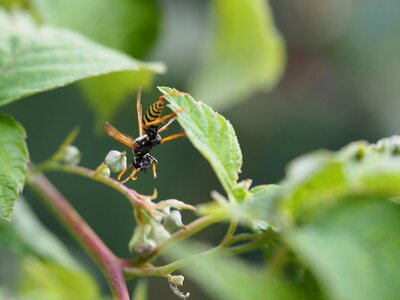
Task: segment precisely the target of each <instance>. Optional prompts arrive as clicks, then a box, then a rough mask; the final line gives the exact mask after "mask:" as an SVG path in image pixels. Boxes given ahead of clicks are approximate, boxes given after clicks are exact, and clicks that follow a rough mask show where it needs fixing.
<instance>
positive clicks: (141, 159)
mask: <svg viewBox="0 0 400 300" xmlns="http://www.w3.org/2000/svg"><path fill="white" fill-rule="evenodd" d="M176 94H183V95H187V94H186V93H183V92H178V91H175V92H172V93H170V94H167V95H163V96H161V97H160V98H158V100H157V101H156V102H154V103H153V104H152V105H151V106H150V107H149V108H148V109H147V111H146V114H145V115H144V117H143V118H142V106H141V103H140V99H141V88H139V89H138V93H137V100H136V109H137V117H138V125H139V137H137V138H136V139H135V140H133V139H132V138H131V137H129V136H128V135H125V134H123V133H121V132H120V131H118V129H116V128H114V127H113V126H112V125H111V124H110V123H108V122H106V123H105V124H104V131H105V132H106V133H107V134H108V135H109V136H110V137H111V138H113V139H115V140H116V141H118V142H120V143H122V144H124V145H125V146H128V147H129V148H131V149H132V152H133V160H132V163H131V164H130V165H129V166H128V167H127V168H126V169H125V170H123V171H122V172H121V173H120V174H119V175H118V180H121V178H122V176H123V175H124V174H125V172H126V171H127V170H129V169H130V168H132V167H133V171H132V173H131V174H130V175H129V177H127V178H126V179H125V180H123V181H122V183H125V182H127V181H128V180H129V179H131V180H136V179H137V178H136V176H135V175H136V173H137V172H138V171H142V172H146V171H147V169H148V168H149V167H150V166H152V171H153V175H154V178H156V177H157V174H156V164H157V160H156V158H155V157H154V156H152V155H150V151H151V150H152V149H153V148H154V147H155V146H157V145H158V144H163V143H165V142H168V141H171V140H174V139H177V138H180V137H184V136H186V134H185V133H177V134H173V135H170V136H167V137H165V138H161V136H160V135H159V133H161V132H163V131H164V130H166V129H167V128H168V126H169V125H170V124H171V123H172V122H173V121H175V119H176V114H177V113H179V112H182V110H178V111H174V112H172V113H170V114H167V115H165V116H161V114H162V111H163V108H164V106H165V98H166V97H167V96H171V95H176ZM168 119H169V121H168V123H167V124H165V125H164V126H162V127H161V128H158V126H159V125H160V124H161V123H163V122H165V121H166V120H168Z"/></svg>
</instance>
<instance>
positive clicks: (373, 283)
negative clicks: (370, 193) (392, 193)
mask: <svg viewBox="0 0 400 300" xmlns="http://www.w3.org/2000/svg"><path fill="white" fill-rule="evenodd" d="M399 230H400V207H398V205H396V204H393V203H390V202H389V201H386V199H380V198H377V199H365V198H364V199H353V200H352V199H347V201H346V202H342V203H340V204H339V205H338V206H337V207H335V208H332V209H331V210H329V211H325V212H324V213H322V214H320V215H319V216H318V217H316V218H315V219H313V220H312V221H311V222H310V223H309V224H307V225H305V226H302V227H300V228H293V230H291V231H289V232H287V235H286V238H287V240H288V241H289V244H290V245H291V246H292V247H293V249H294V250H295V252H297V254H298V255H299V256H300V257H301V258H302V259H304V261H305V263H306V264H307V265H308V266H309V267H310V268H311V270H312V271H313V272H314V273H315V275H316V278H317V279H319V281H320V283H321V284H322V285H323V287H324V288H325V289H326V291H327V292H328V293H327V294H328V295H329V299H333V300H353V299H363V300H375V299H382V300H391V299H397V298H398V295H399V294H400V285H399V278H398V270H399V269H400V260H399V258H398V256H399V255H398V254H399V251H400V239H399V234H398V233H399Z"/></svg>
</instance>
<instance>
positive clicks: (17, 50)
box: [0, 10, 164, 106]
mask: <svg viewBox="0 0 400 300" xmlns="http://www.w3.org/2000/svg"><path fill="white" fill-rule="evenodd" d="M0 28H1V29H2V30H1V32H0V79H1V80H0V106H1V105H5V104H7V103H10V102H12V101H15V100H17V99H20V98H22V97H25V96H28V95H31V94H34V93H38V92H42V91H46V90H50V89H54V88H57V87H60V86H63V85H66V84H69V83H72V82H74V81H77V80H80V79H85V78H90V77H94V76H99V75H104V74H109V73H112V72H121V71H131V72H138V71H142V70H149V71H150V72H162V71H163V69H164V66H163V65H161V64H158V63H144V62H141V61H138V60H135V59H132V58H130V57H128V56H126V55H124V54H121V53H119V52H116V51H114V50H111V49H108V48H106V47H103V46H100V45H98V44H96V43H93V42H91V41H89V40H88V39H86V38H84V37H82V36H81V35H79V34H77V33H74V32H71V31H69V30H64V29H60V28H53V27H50V26H37V25H36V24H35V23H34V22H33V20H32V19H31V18H30V17H29V16H28V15H27V14H24V13H21V12H16V13H13V14H8V13H6V12H5V11H3V10H0Z"/></svg>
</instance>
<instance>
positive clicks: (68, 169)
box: [33, 161, 151, 209]
mask: <svg viewBox="0 0 400 300" xmlns="http://www.w3.org/2000/svg"><path fill="white" fill-rule="evenodd" d="M47 171H58V172H64V173H69V174H75V175H79V176H83V177H87V178H90V179H92V180H95V181H98V182H101V183H103V184H105V185H108V186H110V187H112V188H113V189H114V190H116V191H118V192H120V193H121V194H122V195H124V196H125V197H126V198H127V199H128V200H129V201H130V202H131V203H132V205H136V206H139V207H143V208H144V209H149V205H151V203H146V202H145V201H144V199H145V198H146V196H144V195H141V194H139V193H138V192H136V191H135V190H132V189H130V188H127V187H126V186H125V185H123V184H121V183H119V182H118V181H116V180H114V179H112V178H109V177H104V176H102V175H100V174H97V173H96V171H93V170H91V169H88V168H85V167H81V166H64V165H60V164H58V163H54V162H52V161H49V162H45V163H43V164H40V165H38V166H36V168H34V169H33V172H35V173H37V172H47Z"/></svg>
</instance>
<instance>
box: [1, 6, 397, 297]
mask: <svg viewBox="0 0 400 300" xmlns="http://www.w3.org/2000/svg"><path fill="white" fill-rule="evenodd" d="M217 2H218V4H219V5H220V8H221V7H224V5H223V3H224V1H217ZM21 3H25V1H22V2H21ZM32 3H34V4H31V5H32V6H34V7H35V8H36V10H37V11H38V12H39V13H41V14H42V18H43V19H44V24H42V25H38V24H36V23H35V22H34V21H33V19H32V18H31V17H30V16H29V15H28V14H27V13H26V12H21V11H14V12H6V11H4V10H1V11H0V28H1V29H2V30H1V32H0V80H1V81H0V105H7V104H11V103H12V102H14V101H16V100H19V99H21V98H23V97H26V96H28V95H31V94H35V93H40V92H43V91H46V90H49V89H53V88H56V87H59V86H62V85H66V84H69V83H72V82H75V81H79V80H81V79H87V78H91V77H95V76H100V75H106V76H103V77H95V78H91V79H90V81H86V82H84V83H81V88H82V90H83V91H84V93H86V94H87V95H88V98H89V99H90V100H89V101H90V103H91V105H92V107H94V108H96V109H97V115H98V118H99V119H100V120H103V119H105V118H109V117H111V116H112V115H113V113H114V110H115V107H116V106H118V103H119V102H120V101H121V99H122V98H124V97H123V95H125V94H127V93H129V92H130V88H126V87H127V82H129V85H132V84H133V83H136V84H137V85H139V84H144V85H149V83H150V78H151V77H152V75H153V74H154V73H160V72H164V71H165V67H164V65H163V64H161V63H157V62H144V61H140V60H137V59H133V58H132V57H131V56H129V55H127V54H126V53H128V54H132V53H131V52H134V51H133V50H132V49H127V48H125V47H127V46H126V45H125V44H123V43H119V41H113V40H112V39H110V40H109V41H108V43H109V44H113V43H115V44H114V45H111V47H112V46H113V47H114V48H117V49H120V50H122V51H124V52H125V54H124V53H122V52H120V51H118V50H115V49H112V48H108V47H105V46H102V45H100V44H98V43H96V42H93V41H91V40H89V39H88V38H86V37H84V36H82V35H80V34H79V33H77V32H75V31H71V30H67V29H62V28H60V27H53V26H51V25H46V22H48V24H53V23H57V22H58V23H60V24H56V25H59V26H66V27H71V26H67V25H68V24H66V23H68V19H62V18H57V17H58V14H60V13H61V12H60V11H59V10H57V9H56V7H55V6H52V4H51V3H50V2H49V3H47V2H46V1H32ZM60 3H61V2H60ZM70 3H72V4H71V5H72V6H71V7H72V8H71V7H69V8H70V9H71V11H74V3H75V2H70ZM90 3H91V4H90V5H94V6H93V7H97V9H99V10H102V9H104V7H102V6H101V5H100V4H99V6H96V5H95V4H94V2H92V1H91V2H90ZM261 3H262V2H261V1H255V2H254V3H252V4H246V5H244V6H240V5H238V4H237V1H235V2H232V3H229V4H230V6H229V9H227V10H226V14H227V15H228V14H232V15H235V14H237V13H238V11H240V9H238V8H242V9H243V13H244V14H245V15H249V16H250V17H249V19H250V20H251V22H249V24H253V22H257V21H263V22H265V21H266V20H267V18H266V17H268V16H269V15H268V13H266V14H265V15H263V14H255V15H256V17H254V18H252V17H251V16H252V13H254V9H260V8H261V9H266V8H265V6H263V5H262V4H261ZM25 5H26V3H25ZM124 5H126V6H124ZM124 5H122V6H121V7H120V9H121V10H122V11H124V9H125V8H127V7H128V6H129V4H127V3H125V4H124ZM28 6H29V5H28ZM65 9H66V8H65ZM65 12H68V10H66V11H64V13H65ZM218 12H219V13H220V16H219V20H222V21H221V23H223V21H224V18H225V15H224V14H222V12H225V10H223V9H222V10H221V9H220V10H219V11H218ZM265 12H267V10H265ZM263 16H264V17H265V19H262V20H261V19H260V20H259V19H258V18H263ZM269 17H270V16H269ZM73 25H74V26H75V27H77V28H78V27H79V26H80V25H79V24H78V23H77V24H73ZM247 26H250V25H247ZM72 27H73V26H72ZM77 28H75V30H78V29H77ZM223 28H225V30H227V31H229V32H230V33H231V30H232V31H234V30H233V29H232V28H231V27H223ZM271 31H272V32H273V31H274V30H271ZM223 32H224V30H221V32H220V33H219V34H220V35H221V36H220V37H219V38H220V39H219V40H218V41H219V42H220V43H221V44H222V45H228V48H229V49H230V50H229V51H228V52H227V53H226V55H221V53H220V52H218V51H215V52H212V53H213V54H210V56H211V58H210V59H209V63H208V64H206V65H205V66H204V69H203V70H202V71H201V73H199V75H198V78H200V79H199V81H198V84H197V89H198V91H202V92H201V93H203V95H206V97H207V95H208V94H209V93H210V91H214V89H206V88H205V86H206V84H205V82H207V80H206V79H207V76H206V75H204V74H208V73H207V72H208V71H207V70H209V69H213V68H214V66H215V64H214V63H215V61H223V64H222V65H223V66H224V67H223V68H221V70H222V69H224V68H226V69H228V70H230V71H231V75H232V78H233V80H232V82H240V84H239V83H238V84H237V85H234V86H232V87H230V88H229V89H227V88H226V87H227V85H223V86H224V88H221V89H219V88H218V87H215V94H213V95H212V96H210V97H215V99H217V100H216V101H215V103H217V105H218V103H219V105H220V102H219V101H220V100H221V99H222V97H223V96H226V97H228V96H230V95H229V94H230V93H234V92H235V93H238V94H241V95H244V94H247V93H248V91H249V90H251V89H252V88H255V87H258V86H260V85H265V84H266V83H267V82H268V85H269V86H272V85H273V83H274V82H275V81H276V80H277V78H278V75H271V74H277V73H279V71H278V69H280V68H281V67H279V66H281V65H282V63H281V64H279V63H277V62H279V61H280V62H282V60H283V59H282V57H281V56H283V54H281V56H279V55H278V56H279V57H280V59H276V60H273V62H274V63H271V64H270V63H266V64H260V65H261V68H264V69H269V71H270V72H267V73H268V74H267V75H268V76H266V77H265V76H255V77H254V78H250V77H251V76H249V77H246V80H244V81H240V80H238V78H239V77H238V74H241V75H242V74H243V73H241V72H240V71H241V68H238V69H235V68H230V62H231V58H235V57H236V53H235V51H236V49H237V48H240V47H236V46H237V43H238V41H241V40H240V39H227V40H224V39H223V38H221V37H222V36H223V37H225V36H231V34H230V33H229V34H227V35H224V34H223ZM234 33H235V32H234ZM91 34H92V35H94V36H97V37H99V35H97V34H96V33H93V32H92V33H90V32H88V33H87V35H89V36H90V35H91ZM121 34H122V33H121ZM235 34H236V33H235ZM264 34H265V32H264V31H263V30H258V31H255V36H264ZM122 35H123V34H122ZM239 36H240V34H239ZM271 36H272V37H271V38H270V39H269V40H268V41H269V43H267V41H266V40H263V43H261V44H262V47H261V48H257V47H255V48H256V51H255V53H253V56H252V55H251V54H249V55H250V56H251V57H252V58H254V59H256V60H257V61H264V60H263V59H264V54H265V53H264V51H260V52H258V50H259V49H264V50H265V49H267V48H268V49H269V52H268V53H270V55H269V56H268V57H269V58H270V57H271V53H278V52H274V51H277V49H280V48H281V47H282V42H281V39H280V38H279V36H277V35H274V34H272V33H271ZM217 38H218V35H217ZM94 39H95V38H94ZM221 44H219V43H216V44H215V45H216V48H218V45H221ZM116 45H117V46H116ZM128 48H129V47H128ZM131 50H132V51H131ZM230 51H231V52H230ZM264 62H265V61H264ZM239 65H240V64H239ZM249 66H250V67H249V68H247V66H242V67H243V68H244V69H245V72H244V73H245V74H247V75H249V74H250V75H252V74H256V73H257V72H253V71H254V69H253V68H256V67H255V66H256V64H249ZM224 70H225V69H224ZM238 70H239V71H238ZM115 72H116V73H115ZM256 75H257V74H256ZM217 77H218V78H216V79H215V84H216V86H218V85H221V82H223V81H225V80H227V79H226V77H227V75H226V73H224V72H222V73H218V76H217ZM105 83H107V84H105ZM109 86H112V89H110V93H109V94H107V95H108V96H110V99H113V100H115V101H110V104H109V105H108V103H107V105H103V104H104V103H105V101H106V100H107V99H106V100H105V98H104V95H103V91H104V90H103V88H104V89H106V88H107V87H109ZM159 90H160V91H161V93H163V94H169V93H171V92H172V91H173V90H172V89H171V88H168V87H159ZM199 93H200V92H199ZM201 93H200V94H201ZM167 101H168V103H169V108H170V109H171V110H173V111H177V110H179V111H183V112H182V113H179V114H178V122H179V124H180V125H181V127H182V128H183V130H184V131H185V132H186V134H187V138H188V139H189V140H190V142H191V143H192V145H193V146H194V147H195V148H196V149H197V150H198V151H199V152H200V153H201V154H202V155H203V156H204V158H205V159H206V161H207V162H208V163H209V164H210V166H211V167H212V169H213V171H214V172H215V174H216V176H217V178H218V180H219V182H220V184H221V186H222V187H223V190H224V193H223V194H221V193H217V192H215V191H210V192H211V196H212V199H213V200H212V201H210V202H209V203H203V204H201V205H198V206H196V207H195V206H192V205H191V204H189V203H185V202H184V201H181V200H178V199H158V197H157V194H156V193H154V194H153V195H144V194H141V193H140V177H139V179H138V181H137V182H136V184H135V185H134V186H135V189H132V188H130V187H128V186H127V185H123V184H120V183H119V182H118V181H117V180H115V179H113V175H112V173H113V172H119V171H120V170H121V169H123V168H124V165H126V153H121V152H118V151H116V150H112V152H110V154H109V155H108V156H107V157H106V158H105V162H99V164H98V165H97V166H93V167H91V168H89V167H85V166H81V165H80V164H79V162H80V156H81V153H80V152H79V150H78V148H79V145H74V139H75V137H76V136H77V134H78V130H76V129H74V130H73V131H72V132H71V133H70V135H69V136H68V137H67V138H66V139H65V141H64V143H63V144H62V145H61V146H60V147H59V149H58V150H56V151H55V153H54V154H53V155H52V156H51V157H50V158H49V159H47V160H45V161H44V162H39V163H37V162H35V159H34V158H32V159H30V158H29V153H28V147H27V144H26V134H25V130H24V128H23V127H22V125H21V124H19V123H18V121H16V120H15V119H13V117H11V116H9V115H7V114H4V113H0V216H1V218H2V219H4V220H3V221H1V223H0V244H1V245H2V247H7V248H11V249H14V250H15V251H17V252H18V253H19V255H20V257H21V262H20V267H21V269H23V274H24V275H23V278H22V280H21V282H20V284H19V286H18V288H17V290H16V291H14V294H13V295H11V296H10V295H9V294H8V293H9V292H10V291H7V290H6V289H5V287H1V286H0V295H1V296H4V297H3V298H6V297H18V299H19V298H21V299H83V300H85V299H88V300H89V299H107V296H105V295H102V294H101V292H100V290H99V288H98V287H97V284H96V283H95V281H94V279H93V278H92V277H91V275H90V274H89V273H88V272H87V271H85V270H84V269H83V268H82V267H81V266H80V264H79V262H78V261H77V260H76V259H75V258H74V257H73V256H72V255H71V254H70V253H69V252H68V251H67V250H66V249H65V247H64V246H63V244H62V242H61V241H59V240H58V239H57V238H56V237H55V236H54V235H53V234H52V233H51V232H50V231H49V230H48V229H46V228H45V227H44V226H43V225H42V224H41V223H40V221H39V220H38V219H37V218H36V217H35V215H34V214H33V212H32V211H31V210H30V209H29V206H28V205H27V201H28V200H27V199H25V197H24V194H22V191H23V190H24V189H25V186H26V188H28V189H30V190H31V191H33V192H34V193H35V194H36V195H37V196H38V198H39V199H41V200H42V203H43V204H44V205H45V206H47V207H48V208H50V211H51V212H52V213H53V214H54V215H55V216H57V217H58V219H59V220H60V222H61V223H62V224H63V225H64V226H65V227H66V228H67V229H69V231H70V232H71V234H72V235H73V237H74V238H75V239H76V240H77V241H78V242H79V243H80V245H81V246H82V248H84V249H85V250H86V252H87V253H88V255H89V256H90V257H91V258H92V259H93V260H94V261H95V262H96V263H97V265H98V267H99V268H100V269H101V270H102V272H103V274H104V276H105V278H106V279H107V281H108V283H109V287H110V291H111V294H112V297H113V298H114V299H119V300H127V299H131V297H130V293H129V291H128V288H127V284H126V282H127V281H129V280H137V281H138V284H137V285H136V289H135V291H134V294H133V296H132V297H133V298H132V299H134V300H139V299H142V300H143V299H146V291H147V287H146V283H145V281H143V279H144V278H148V277H161V278H163V279H165V281H166V282H167V283H168V284H169V285H170V288H171V292H172V293H174V294H176V296H177V297H179V298H181V299H187V298H188V297H189V292H186V288H185V285H184V279H185V277H184V276H183V274H185V275H187V276H188V278H190V279H192V280H194V281H196V282H197V283H198V284H199V285H200V286H201V287H203V289H204V291H205V292H206V293H208V294H209V296H210V298H213V299H235V300H247V299H255V300H257V299H288V300H292V299H334V300H343V299H344V300H347V299H349V300H350V299H351V300H353V299H367V300H368V299H371V300H372V299H388V300H390V299H396V298H397V297H398V295H399V294H400V284H399V282H398V279H397V274H398V271H397V270H398V268H399V267H400V260H399V259H398V258H397V256H398V251H399V249H400V240H399V238H398V234H397V229H399V228H400V221H399V220H400V209H399V207H398V202H399V196H400V184H399V182H400V137H398V136H393V137H390V138H385V139H382V140H380V141H378V142H377V143H375V144H370V143H367V142H365V141H360V142H354V143H351V144H350V145H348V146H345V147H344V148H343V149H341V150H339V151H337V152H332V151H327V150H320V151H316V152H313V153H310V154H307V155H304V156H302V157H300V158H298V159H296V160H294V161H293V162H291V163H290V164H289V165H288V168H287V172H286V176H285V178H284V179H282V181H280V182H279V183H277V184H265V185H258V186H252V182H251V180H250V179H242V178H239V174H240V170H241V167H242V152H241V149H240V146H239V142H238V140H237V137H236V135H235V131H234V128H233V126H232V124H230V123H229V121H228V120H226V119H225V118H224V117H223V116H222V115H220V114H218V113H216V112H215V111H214V110H213V109H212V108H211V107H210V106H208V105H206V104H204V103H202V102H199V101H196V100H195V99H193V97H191V96H190V95H182V94H176V95H172V96H168V97H167ZM114 106H115V107H114ZM99 107H101V108H100V109H99ZM104 107H106V108H104ZM110 150H111V149H110ZM118 150H122V149H118ZM110 169H111V170H110ZM50 171H52V172H62V173H68V174H72V175H77V176H82V177H86V178H89V179H90V180H93V181H95V182H98V183H100V184H104V185H106V186H109V187H110V188H112V189H114V190H115V191H116V192H117V193H121V194H122V195H123V196H124V197H125V198H126V199H127V200H128V201H129V203H130V204H131V205H132V209H133V215H132V218H134V219H135V222H136V227H135V229H134V232H133V234H132V238H131V239H130V241H127V247H129V249H130V251H131V253H132V256H131V257H127V258H120V257H117V256H116V255H115V254H114V253H113V252H112V251H111V250H110V249H109V248H108V247H107V246H106V245H105V243H104V242H103V241H102V240H101V239H100V238H99V237H98V236H97V235H96V233H95V232H94V231H93V230H92V229H91V228H90V227H89V225H88V224H87V223H86V221H85V220H84V219H83V218H82V217H81V216H80V215H79V214H78V212H76V211H75V209H74V208H73V207H72V206H71V205H70V204H69V201H68V200H67V199H66V198H65V197H64V196H63V195H62V194H61V193H60V192H59V191H58V190H57V188H56V187H55V186H54V185H53V184H52V183H51V182H50V181H49V180H48V179H47V178H46V176H45V173H46V172H50ZM110 174H111V175H110ZM193 176H195V174H194V175H193ZM158 180H162V179H161V178H160V179H158ZM18 199H19V200H18ZM17 200H18V201H19V203H18V204H16V202H17ZM29 200H30V199H29ZM15 207H16V208H15ZM14 208H15V214H14V215H13V213H14ZM111 209H112V207H111V206H110V210H111ZM183 210H187V211H189V212H191V213H193V214H194V215H195V216H196V219H195V220H194V221H192V222H191V223H189V224H185V223H184V222H183V221H182V216H181V211H183ZM217 223H221V224H224V225H225V226H226V227H227V230H226V234H225V235H224V236H222V237H221V239H220V241H219V242H218V243H217V244H215V245H212V246H210V245H209V244H204V243H201V244H200V243H198V242H194V241H193V240H192V239H190V238H191V237H192V236H193V235H195V234H196V233H198V232H200V231H202V230H204V229H206V228H208V227H209V226H211V225H213V224H217ZM110 226H112V224H110ZM254 251H258V252H259V253H262V257H263V261H264V262H263V263H262V264H260V265H258V266H252V265H251V264H250V263H248V262H246V261H245V260H243V259H241V258H239V257H238V255H240V254H245V253H250V252H254ZM160 257H164V259H166V260H167V263H161V262H160V260H159V259H158V258H160Z"/></svg>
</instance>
